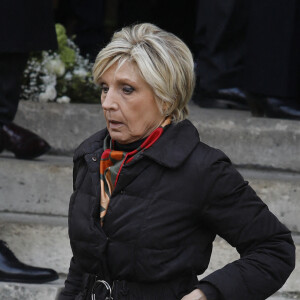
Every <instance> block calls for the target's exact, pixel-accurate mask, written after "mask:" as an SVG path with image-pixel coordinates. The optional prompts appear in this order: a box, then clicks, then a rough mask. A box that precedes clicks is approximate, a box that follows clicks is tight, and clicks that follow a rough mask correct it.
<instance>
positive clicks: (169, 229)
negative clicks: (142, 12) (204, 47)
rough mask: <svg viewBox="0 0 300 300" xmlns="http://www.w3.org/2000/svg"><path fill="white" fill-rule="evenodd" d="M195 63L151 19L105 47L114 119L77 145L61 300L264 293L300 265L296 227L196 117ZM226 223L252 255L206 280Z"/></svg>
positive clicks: (101, 79) (102, 68)
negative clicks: (192, 115) (192, 105)
mask: <svg viewBox="0 0 300 300" xmlns="http://www.w3.org/2000/svg"><path fill="white" fill-rule="evenodd" d="M193 66H194V64H193V59H192V55H191V53H190V51H189V49H188V48H187V46H186V45H185V44H184V43H183V42H182V41H181V40H179V39H178V38H177V37H176V36H174V35H173V34H170V33H168V32H165V31H163V30H161V29H160V28H158V27H156V26H154V25H152V24H140V25H135V26H133V27H130V28H129V27H127V28H123V29H122V30H121V31H119V32H117V33H115V34H114V36H113V38H112V41H111V42H110V43H109V44H108V45H107V46H106V47H105V48H104V49H102V50H101V51H100V53H99V54H98V56H97V59H96V62H95V65H94V70H93V72H94V78H95V81H96V82H97V83H98V84H100V86H101V88H102V93H101V104H102V108H103V112H104V117H105V119H106V123H107V128H106V129H104V130H101V131H100V132H98V133H96V134H95V135H93V136H92V137H90V138H89V139H87V140H86V141H85V142H83V143H82V144H81V146H79V148H78V149H77V150H76V152H75V155H74V193H73V195H72V197H71V202H70V210H69V235H70V241H71V246H72V250H73V258H72V260H71V265H70V270H69V274H68V278H67V280H66V282H65V288H64V290H63V291H62V293H61V295H60V298H59V299H60V300H66V299H115V300H116V299H117V300H122V299H139V300H142V299H149V300H152V299H167V300H172V299H183V300H197V299H199V300H200V299H207V300H214V299H226V300H227V299H230V300H232V299H234V300H235V299H236V300H241V299H243V300H248V299H249V300H250V299H253V300H259V299H265V298H267V297H268V296H269V295H271V294H272V293H274V292H275V291H276V290H277V289H279V288H280V287H281V286H282V285H283V283H284V282H285V281H286V279H287V278H288V276H289V274H290V273H291V271H292V270H293V268H294V259H295V258H294V255H295V254H294V251H295V249H294V245H293V242H292V239H291V235H290V232H289V231H288V229H287V228H286V227H285V226H283V225H282V224H281V223H280V222H279V221H278V220H277V218H276V217H275V216H274V215H273V214H272V213H270V212H269V210H268V208H267V206H266V205H265V204H264V203H263V202H262V201H261V200H260V199H259V198H258V196H257V195H256V194H255V192H254V191H253V190H252V189H251V187H249V186H248V184H247V182H245V181H244V180H243V178H242V177H241V175H240V174H239V173H238V172H237V171H236V170H235V169H234V168H233V167H232V165H231V163H230V160H229V159H228V158H227V157H226V156H225V155H224V154H223V153H222V152H221V151H219V150H216V149H213V148H211V147H209V146H207V145H205V144H203V143H201V142H200V140H199V136H198V132H197V130H196V128H195V127H194V126H193V125H192V124H191V122H189V121H188V120H186V119H185V118H186V116H187V113H188V110H187V103H188V100H189V99H190V98H191V95H192V93H193V88H194V72H193ZM216 234H218V235H220V236H221V237H223V238H224V239H226V240H227V241H228V242H229V243H230V244H231V245H232V246H234V247H236V248H237V250H238V252H239V253H240V255H241V258H240V259H239V260H237V261H235V262H233V263H231V264H228V265H226V266H225V267H224V268H222V269H220V270H218V271H216V272H214V273H212V274H210V275H209V276H207V277H205V278H204V279H202V280H201V281H199V282H198V280H197V275H199V274H202V273H203V272H204V271H205V269H206V268H207V266H208V263H209V259H210V255H211V250H212V242H213V240H214V238H215V236H216ZM106 297H107V298H106Z"/></svg>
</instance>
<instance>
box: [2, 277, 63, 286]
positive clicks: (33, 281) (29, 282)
mask: <svg viewBox="0 0 300 300" xmlns="http://www.w3.org/2000/svg"><path fill="white" fill-rule="evenodd" d="M57 279H59V276H55V277H54V276H53V277H52V278H50V279H49V278H48V279H36V280H33V279H17V278H16V279H13V278H0V282H15V283H27V284H39V283H46V282H51V281H55V280H57Z"/></svg>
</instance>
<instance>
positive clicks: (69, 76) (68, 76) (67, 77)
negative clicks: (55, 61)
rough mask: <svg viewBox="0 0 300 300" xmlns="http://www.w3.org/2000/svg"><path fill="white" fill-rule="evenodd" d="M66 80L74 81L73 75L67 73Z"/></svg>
mask: <svg viewBox="0 0 300 300" xmlns="http://www.w3.org/2000/svg"><path fill="white" fill-rule="evenodd" d="M65 80H68V81H69V80H72V74H71V72H67V73H66V75H65Z"/></svg>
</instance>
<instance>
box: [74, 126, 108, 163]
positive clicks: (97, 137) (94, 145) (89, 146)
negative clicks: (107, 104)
mask: <svg viewBox="0 0 300 300" xmlns="http://www.w3.org/2000/svg"><path fill="white" fill-rule="evenodd" d="M107 134H108V131H107V129H106V128H105V129H102V130H100V131H98V132H96V133H95V134H94V135H92V136H91V137H89V138H88V139H86V140H85V141H83V142H82V143H81V144H80V146H79V147H78V148H77V149H76V150H75V152H74V156H73V161H75V160H77V159H78V158H80V157H82V156H84V155H86V154H91V153H95V152H98V151H99V150H101V149H102V148H103V141H104V138H105V137H106V136H107ZM97 150H98V151H97Z"/></svg>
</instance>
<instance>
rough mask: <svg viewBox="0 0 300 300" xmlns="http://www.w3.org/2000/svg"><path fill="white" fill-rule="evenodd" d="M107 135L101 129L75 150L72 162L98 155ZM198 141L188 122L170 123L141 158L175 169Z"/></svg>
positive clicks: (195, 131) (192, 127)
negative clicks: (87, 156)
mask: <svg viewBox="0 0 300 300" xmlns="http://www.w3.org/2000/svg"><path fill="white" fill-rule="evenodd" d="M107 133H108V131H107V129H103V130H101V131H99V132H97V133H95V134H94V135H93V136H91V137H90V138H88V139H87V140H85V141H84V142H83V143H82V144H81V145H80V146H79V147H78V148H77V149H76V151H75V153H74V158H73V160H74V161H75V160H77V159H78V158H79V157H81V156H84V155H86V154H93V153H97V154H100V153H99V152H102V151H103V141H104V138H105V136H106V135H107ZM199 141H200V140H199V134H198V131H197V129H196V128H195V126H194V125H193V124H192V123H191V122H190V121H189V120H184V121H181V122H179V123H176V124H173V123H172V124H171V125H170V126H169V127H168V128H167V129H166V131H165V132H164V133H163V135H162V136H161V137H160V138H159V139H158V140H157V141H156V142H155V143H154V144H153V145H152V146H151V147H150V148H149V149H147V150H145V152H144V153H143V156H145V157H148V158H150V159H152V160H153V161H155V162H157V163H158V164H161V165H163V166H165V167H168V168H176V167H178V166H179V165H181V164H182V163H183V162H184V160H185V159H186V158H187V157H188V156H189V155H190V153H191V152H192V151H193V149H194V148H195V146H196V145H197V144H198V143H199Z"/></svg>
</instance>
